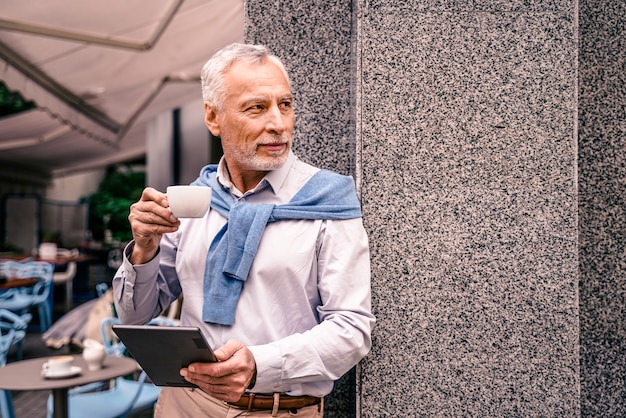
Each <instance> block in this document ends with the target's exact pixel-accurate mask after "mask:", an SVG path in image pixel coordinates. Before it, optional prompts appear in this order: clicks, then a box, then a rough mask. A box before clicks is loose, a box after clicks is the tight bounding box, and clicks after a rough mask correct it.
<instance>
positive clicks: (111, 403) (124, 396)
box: [47, 373, 160, 418]
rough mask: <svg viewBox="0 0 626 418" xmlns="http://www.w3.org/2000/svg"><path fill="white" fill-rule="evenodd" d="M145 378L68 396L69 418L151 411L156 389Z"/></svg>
mask: <svg viewBox="0 0 626 418" xmlns="http://www.w3.org/2000/svg"><path fill="white" fill-rule="evenodd" d="M145 379H146V374H145V373H142V374H141V375H140V376H139V379H138V380H136V381H135V380H127V379H124V378H123V377H119V378H117V379H115V384H114V385H112V386H111V387H110V388H109V389H106V390H100V391H91V392H83V391H81V388H77V389H72V390H70V391H69V393H68V399H67V401H68V412H69V418H85V417H89V418H118V417H122V418H123V417H125V416H127V415H128V414H130V413H133V412H135V411H140V410H143V409H146V408H148V407H151V406H152V405H154V403H155V402H156V400H157V398H158V396H159V393H160V388H158V387H156V386H154V385H153V384H151V383H145ZM52 404H53V399H52V396H50V397H48V414H47V417H48V418H52V416H53V415H52V412H53V405H52Z"/></svg>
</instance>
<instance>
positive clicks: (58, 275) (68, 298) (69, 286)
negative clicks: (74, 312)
mask: <svg viewBox="0 0 626 418" xmlns="http://www.w3.org/2000/svg"><path fill="white" fill-rule="evenodd" d="M78 255H79V251H78V250H77V249H73V250H68V249H67V248H57V259H59V260H62V259H63V258H67V259H69V258H71V257H77V256H78ZM76 269H77V266H76V261H68V262H67V263H66V264H65V269H64V270H62V271H55V272H54V274H53V276H52V281H53V283H54V284H55V285H59V284H63V285H65V311H66V312H68V311H69V310H70V309H72V306H73V304H74V277H75V276H76Z"/></svg>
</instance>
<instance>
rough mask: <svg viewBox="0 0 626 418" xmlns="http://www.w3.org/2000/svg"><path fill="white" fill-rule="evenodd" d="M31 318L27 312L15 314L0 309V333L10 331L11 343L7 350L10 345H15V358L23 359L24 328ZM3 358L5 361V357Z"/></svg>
mask: <svg viewBox="0 0 626 418" xmlns="http://www.w3.org/2000/svg"><path fill="white" fill-rule="evenodd" d="M31 318H32V315H31V314H29V313H25V314H23V315H17V314H16V313H15V312H11V311H9V310H6V309H0V333H1V334H2V336H4V335H5V334H9V333H10V332H11V333H12V335H13V337H12V341H11V345H10V346H9V350H10V349H11V346H13V345H14V346H16V349H17V360H22V359H23V350H22V346H23V343H24V338H25V337H26V328H27V327H28V323H29V322H30V320H31ZM3 352H4V350H3ZM7 352H8V350H7ZM4 356H5V357H6V353H4ZM0 360H2V359H0ZM4 360H5V361H6V358H5V359H4ZM2 365H4V363H2Z"/></svg>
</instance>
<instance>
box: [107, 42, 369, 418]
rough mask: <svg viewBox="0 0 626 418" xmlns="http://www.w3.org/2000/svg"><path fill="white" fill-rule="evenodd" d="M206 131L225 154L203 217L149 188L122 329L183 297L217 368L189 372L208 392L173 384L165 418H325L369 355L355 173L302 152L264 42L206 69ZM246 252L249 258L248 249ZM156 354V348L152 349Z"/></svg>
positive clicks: (119, 302) (125, 284)
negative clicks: (334, 394)
mask: <svg viewBox="0 0 626 418" xmlns="http://www.w3.org/2000/svg"><path fill="white" fill-rule="evenodd" d="M202 92H203V99H204V110H205V123H206V126H207V127H208V129H209V130H210V131H211V133H212V134H213V135H214V136H216V137H220V138H221V142H222V148H223V150H224V156H223V158H222V159H221V161H220V163H219V165H217V166H206V167H205V168H203V170H202V171H201V173H200V177H199V178H198V179H197V180H196V182H195V184H197V185H201V186H210V187H212V188H213V198H212V202H211V208H210V210H209V211H208V212H207V214H206V215H205V216H204V217H203V218H197V219H183V220H179V219H176V218H175V217H174V216H173V215H172V213H171V212H170V210H169V208H168V202H167V196H166V195H164V194H163V193H160V192H158V191H156V190H154V189H152V188H146V189H145V190H144V192H143V194H142V196H141V199H140V200H139V201H138V202H137V203H135V204H133V205H132V206H131V210H130V215H129V220H130V224H131V228H132V232H133V237H134V240H133V241H132V242H131V243H130V244H129V245H128V246H127V248H126V249H125V251H124V261H123V265H122V266H121V267H120V269H119V270H118V272H117V274H116V276H115V278H114V280H113V285H114V292H115V303H116V308H117V312H118V314H119V316H120V318H121V320H122V321H123V322H126V323H145V322H147V321H148V320H150V319H151V318H153V317H155V316H157V315H159V314H160V313H161V312H162V311H163V310H164V309H165V308H166V307H167V306H168V305H169V304H170V303H171V302H172V301H173V300H175V299H176V298H177V297H178V296H179V295H180V294H181V293H183V294H184V303H183V306H182V311H181V324H182V325H186V326H197V327H199V328H200V329H201V330H202V332H203V334H204V335H205V337H206V338H207V340H208V342H209V344H211V346H212V347H214V348H215V349H216V350H215V353H216V356H217V358H218V360H219V362H217V363H194V364H191V365H189V367H187V368H184V369H182V370H181V375H182V376H184V377H185V379H186V380H188V381H189V382H192V383H194V384H196V385H197V386H198V388H199V390H198V389H196V388H193V389H187V388H170V387H166V388H163V390H162V392H161V396H160V398H159V401H158V403H157V405H156V407H155V416H157V417H167V418H171V417H177V416H180V417H201V416H206V417H222V416H223V417H226V416H244V415H245V416H257V415H258V416H269V415H271V416H290V415H291V414H293V413H294V412H297V414H298V416H299V417H321V416H322V415H323V397H324V396H325V395H327V394H328V393H330V392H331V390H332V388H333V382H334V381H335V380H337V379H338V378H339V377H341V376H342V375H343V374H345V373H346V372H347V371H348V370H350V369H351V368H352V367H353V366H354V365H355V364H356V363H358V361H359V360H361V359H362V358H363V357H364V356H365V355H366V354H367V353H368V352H369V349H370V347H371V328H372V326H373V324H374V317H373V316H372V314H371V306H370V296H371V291H370V261H369V249H368V241H367V236H366V234H365V231H364V228H363V224H362V219H361V212H360V207H359V202H358V200H357V198H356V193H355V190H354V182H353V180H352V179H351V178H350V177H347V176H341V175H338V174H335V173H331V172H329V171H326V170H319V169H317V168H315V167H312V166H310V165H308V164H306V163H304V162H302V161H300V160H299V159H298V158H297V157H296V156H295V155H294V154H293V152H292V151H291V146H292V133H293V127H294V109H293V98H292V94H291V86H290V81H289V78H288V75H287V72H286V70H285V68H284V66H283V64H282V63H281V62H280V60H279V59H278V58H277V57H275V56H273V55H271V54H270V53H269V51H268V50H267V49H266V48H265V47H263V46H254V45H242V44H233V45H230V46H228V47H226V48H224V49H222V50H221V51H218V52H217V53H216V54H215V55H214V56H213V57H212V58H211V59H210V60H209V61H208V62H207V63H206V64H205V66H204V67H203V69H202ZM244 248H245V250H244ZM155 350H158V347H155Z"/></svg>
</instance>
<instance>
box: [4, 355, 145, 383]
mask: <svg viewBox="0 0 626 418" xmlns="http://www.w3.org/2000/svg"><path fill="white" fill-rule="evenodd" d="M73 357H74V365H75V366H78V367H80V368H81V371H80V373H78V374H77V375H75V376H72V377H66V378H55V379H48V378H46V377H44V376H42V374H41V369H42V366H43V364H44V363H45V362H46V361H48V358H49V357H41V358H35V359H30V360H22V361H15V362H12V363H7V365H6V366H4V367H1V368H0V389H6V390H48V389H59V388H70V387H74V386H80V385H85V384H87V383H92V382H98V381H103V380H109V379H113V378H116V377H119V376H124V375H127V374H130V373H133V372H135V371H136V370H137V362H136V361H135V360H133V359H131V358H128V357H112V356H107V357H106V358H105V359H104V365H103V367H102V368H101V369H100V370H94V371H90V370H89V369H88V368H87V364H86V363H85V361H84V360H83V358H82V356H81V355H74V356H73Z"/></svg>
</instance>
